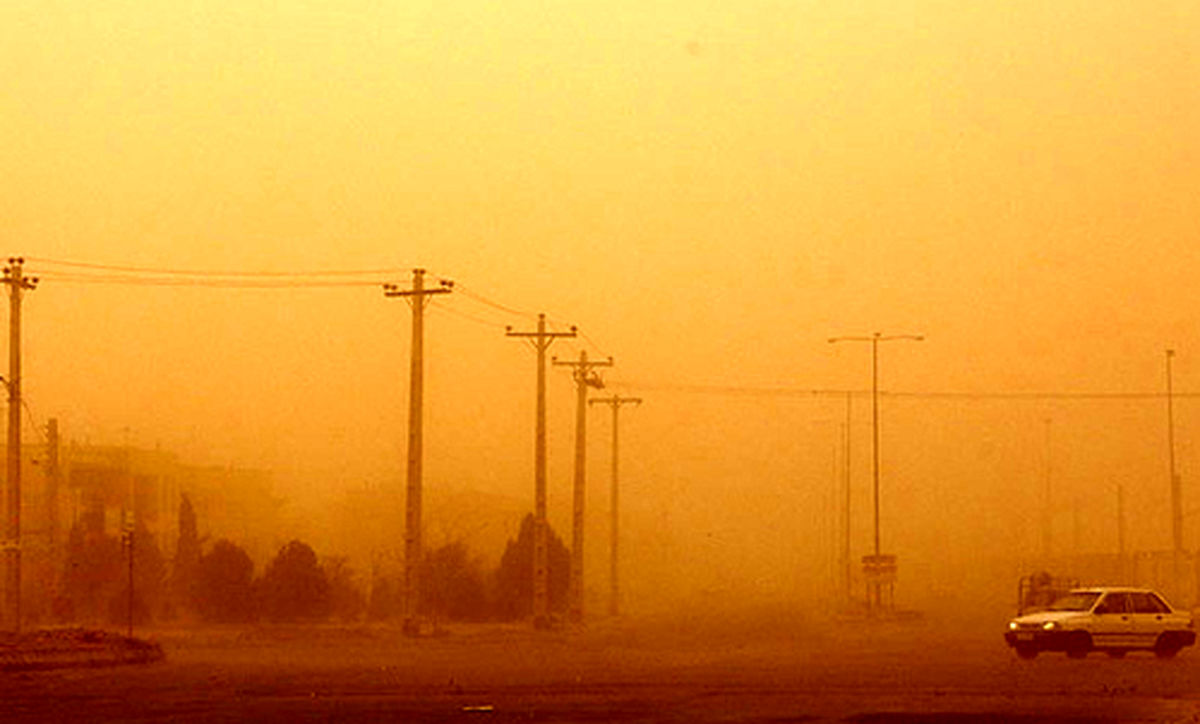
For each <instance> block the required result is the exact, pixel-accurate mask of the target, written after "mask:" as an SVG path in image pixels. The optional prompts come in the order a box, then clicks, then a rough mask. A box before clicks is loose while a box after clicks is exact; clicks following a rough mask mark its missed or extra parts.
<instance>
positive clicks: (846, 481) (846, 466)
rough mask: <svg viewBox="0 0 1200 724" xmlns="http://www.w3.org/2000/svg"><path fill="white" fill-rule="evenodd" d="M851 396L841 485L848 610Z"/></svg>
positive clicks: (844, 591) (844, 602)
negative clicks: (844, 497) (843, 495)
mask: <svg viewBox="0 0 1200 724" xmlns="http://www.w3.org/2000/svg"><path fill="white" fill-rule="evenodd" d="M852 399H853V395H852V393H850V392H847V393H846V422H845V423H844V425H845V430H843V434H844V436H845V438H844V440H843V448H842V456H843V459H842V483H843V486H844V488H845V490H844V491H843V492H844V494H845V496H846V499H845V500H844V501H843V504H842V586H843V588H842V605H843V606H845V607H846V610H849V609H850V584H851V580H852V576H851V574H850V412H851V410H852Z"/></svg>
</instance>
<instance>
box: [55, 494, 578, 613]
mask: <svg viewBox="0 0 1200 724" xmlns="http://www.w3.org/2000/svg"><path fill="white" fill-rule="evenodd" d="M178 520H179V531H178V536H177V543H176V550H175V551H174V557H173V560H172V561H171V562H170V564H168V561H167V560H166V559H165V558H164V556H163V555H162V553H161V552H160V551H159V550H158V547H157V545H156V544H155V543H154V538H153V536H151V535H150V534H149V532H148V531H147V530H146V529H145V528H144V527H141V526H139V527H137V528H136V529H135V530H134V531H133V533H132V536H131V535H130V534H129V533H125V534H123V535H121V536H113V535H108V534H106V533H105V532H104V526H103V522H104V521H103V519H102V517H101V518H96V517H95V516H91V517H89V516H84V517H82V518H81V519H80V521H79V522H78V523H76V524H75V525H74V526H73V527H72V529H71V532H70V537H69V541H68V546H67V553H66V558H65V564H64V570H63V576H62V583H61V585H60V587H59V595H58V597H57V598H56V600H55V605H54V616H55V618H57V619H58V620H60V621H63V622H69V621H84V622H100V621H105V622H109V623H113V624H123V623H125V622H126V621H127V620H128V617H129V614H130V608H129V607H130V601H131V599H130V596H129V571H130V568H129V548H128V546H129V542H130V538H131V537H132V543H133V556H134V559H133V564H134V565H133V568H132V570H133V597H132V604H133V611H132V614H133V620H134V623H136V624H138V625H144V624H146V623H149V622H152V621H164V620H185V621H186V620H195V621H201V622H205V623H249V622H254V621H279V622H302V621H324V620H329V619H336V620H343V621H353V620H358V619H361V618H363V617H366V618H369V619H372V620H386V619H391V618H399V617H401V616H402V615H403V604H404V599H403V580H402V578H401V577H400V575H399V574H394V575H378V574H376V575H374V576H373V577H372V580H371V581H370V582H369V586H364V584H363V582H362V581H361V580H360V578H359V576H358V575H357V574H356V572H355V571H354V570H353V568H351V566H350V565H349V563H348V561H347V560H346V559H345V558H341V557H330V558H325V559H319V558H318V556H317V554H316V552H315V551H314V550H313V549H312V548H311V547H310V546H309V545H308V544H306V543H304V542H302V541H298V540H293V541H291V542H289V543H287V544H286V545H285V546H283V547H282V548H281V549H280V550H279V552H278V553H277V554H276V555H275V556H274V557H273V558H272V559H271V560H270V561H269V562H268V564H267V565H266V567H265V568H264V569H263V571H262V573H261V575H259V576H257V577H256V576H255V571H254V563H253V561H252V560H251V558H250V556H249V555H248V554H247V553H246V551H245V550H244V549H243V548H242V547H241V546H239V545H238V544H237V543H235V542H233V541H229V540H225V539H220V540H217V541H215V542H213V543H212V544H211V545H207V541H206V540H204V539H202V538H201V537H200V536H199V534H198V532H197V531H198V525H197V520H196V514H195V511H194V509H193V508H192V505H191V502H190V500H189V499H188V497H187V496H186V495H184V496H183V497H182V500H181V502H180V508H179V517H178ZM547 558H548V560H547V562H548V571H549V605H550V611H551V613H552V614H554V615H560V614H562V613H563V612H564V611H565V610H566V596H567V583H568V576H569V575H570V556H569V553H568V551H567V548H566V546H565V545H563V542H562V540H561V539H560V538H559V537H558V535H557V534H555V533H554V531H553V530H549V531H548V538H547ZM420 576H421V585H422V597H421V614H422V615H423V616H425V617H428V618H431V619H433V620H435V621H437V620H450V621H487V620H499V621H510V620H517V619H521V618H525V617H528V616H530V615H531V613H532V610H533V516H532V515H527V516H526V517H525V518H524V519H523V520H522V521H521V527H520V530H519V532H518V534H517V537H516V538H515V539H512V540H509V541H508V543H507V545H506V546H505V550H504V552H503V554H502V556H501V557H500V562H499V565H498V566H497V568H496V569H495V570H492V571H488V570H486V568H485V566H484V565H483V563H482V562H481V561H480V559H479V558H477V557H475V556H473V555H472V554H471V552H470V551H469V550H468V549H467V547H466V545H465V544H463V543H462V542H452V543H448V544H446V545H443V546H441V547H438V548H433V549H431V550H428V551H427V552H426V554H425V559H424V561H423V562H422V565H421V567H420Z"/></svg>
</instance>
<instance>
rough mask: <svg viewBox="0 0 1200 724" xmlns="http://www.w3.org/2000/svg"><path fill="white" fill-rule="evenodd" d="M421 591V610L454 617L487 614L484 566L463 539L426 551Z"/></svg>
mask: <svg viewBox="0 0 1200 724" xmlns="http://www.w3.org/2000/svg"><path fill="white" fill-rule="evenodd" d="M421 580H422V584H423V586H424V588H423V592H424V595H423V596H422V597H421V613H422V614H424V615H432V616H434V617H440V616H444V617H446V618H448V619H450V620H454V621H482V620H484V619H486V618H488V614H489V607H488V596H487V588H486V577H485V575H484V572H483V566H482V565H480V564H479V562H478V561H477V560H475V559H474V558H472V557H471V556H470V554H469V553H468V552H467V547H466V545H464V544H463V543H462V542H455V543H447V544H446V545H444V546H442V547H440V548H435V549H434V550H432V551H429V552H428V553H427V554H426V555H425V561H424V565H423V566H422V570H421Z"/></svg>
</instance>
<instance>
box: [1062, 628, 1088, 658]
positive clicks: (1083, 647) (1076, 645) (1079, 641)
mask: <svg viewBox="0 0 1200 724" xmlns="http://www.w3.org/2000/svg"><path fill="white" fill-rule="evenodd" d="M1091 650H1092V637H1091V635H1090V634H1088V633H1087V632H1086V631H1076V632H1075V633H1073V634H1071V638H1069V639H1067V656H1069V657H1071V658H1072V659H1082V658H1083V657H1085V656H1087V655H1088V652H1089V651H1091Z"/></svg>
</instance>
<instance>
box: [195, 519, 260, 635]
mask: <svg viewBox="0 0 1200 724" xmlns="http://www.w3.org/2000/svg"><path fill="white" fill-rule="evenodd" d="M193 594H194V595H193V599H192V601H193V603H194V605H195V607H196V613H198V614H199V615H200V617H201V618H202V619H203V620H205V621H208V622H211V623H243V622H246V621H251V620H253V619H254V562H253V561H251V560H250V556H249V555H247V554H246V551H244V550H242V548H241V547H239V546H238V545H236V544H235V543H231V542H230V541H227V540H225V539H221V540H218V541H217V542H216V543H214V544H213V547H212V549H211V550H209V551H208V552H207V553H205V554H204V555H203V556H201V558H200V560H199V561H198V562H197V564H196V574H195V587H194V588H193Z"/></svg>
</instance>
